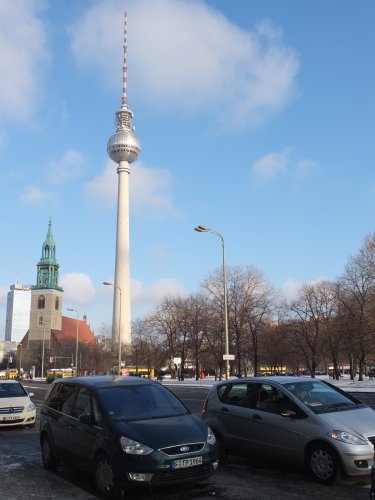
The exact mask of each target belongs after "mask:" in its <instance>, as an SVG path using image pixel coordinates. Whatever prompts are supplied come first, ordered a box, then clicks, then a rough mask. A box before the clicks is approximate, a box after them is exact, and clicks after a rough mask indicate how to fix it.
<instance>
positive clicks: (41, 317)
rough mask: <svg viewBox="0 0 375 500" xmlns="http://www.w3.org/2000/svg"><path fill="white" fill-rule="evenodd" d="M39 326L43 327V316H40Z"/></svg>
mask: <svg viewBox="0 0 375 500" xmlns="http://www.w3.org/2000/svg"><path fill="white" fill-rule="evenodd" d="M39 325H43V316H39Z"/></svg>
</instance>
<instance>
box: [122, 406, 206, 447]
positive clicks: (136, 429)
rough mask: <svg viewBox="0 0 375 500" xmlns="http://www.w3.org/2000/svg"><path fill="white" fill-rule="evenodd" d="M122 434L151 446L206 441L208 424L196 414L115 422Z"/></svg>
mask: <svg viewBox="0 0 375 500" xmlns="http://www.w3.org/2000/svg"><path fill="white" fill-rule="evenodd" d="M115 425H116V429H117V432H118V433H119V434H120V435H123V436H127V437H130V438H131V439H134V440H136V441H139V442H141V443H143V444H146V445H147V446H150V448H154V449H155V448H166V447H168V446H174V445H177V444H185V443H193V442H206V440H207V426H206V424H205V423H203V422H202V421H201V420H200V419H198V417H196V416H195V415H191V414H189V415H181V416H176V417H166V418H153V419H148V420H132V421H127V422H121V421H119V422H115Z"/></svg>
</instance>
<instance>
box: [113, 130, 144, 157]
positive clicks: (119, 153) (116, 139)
mask: <svg viewBox="0 0 375 500" xmlns="http://www.w3.org/2000/svg"><path fill="white" fill-rule="evenodd" d="M140 151H141V145H140V142H139V141H138V139H137V138H136V137H135V136H134V134H133V133H132V132H130V131H129V130H119V131H118V132H116V133H115V134H113V135H112V137H111V138H110V139H109V141H108V144H107V152H108V155H109V156H110V157H111V159H112V160H113V161H114V162H115V163H120V162H122V161H127V162H128V163H132V162H133V161H135V160H136V159H137V158H138V155H139V153H140Z"/></svg>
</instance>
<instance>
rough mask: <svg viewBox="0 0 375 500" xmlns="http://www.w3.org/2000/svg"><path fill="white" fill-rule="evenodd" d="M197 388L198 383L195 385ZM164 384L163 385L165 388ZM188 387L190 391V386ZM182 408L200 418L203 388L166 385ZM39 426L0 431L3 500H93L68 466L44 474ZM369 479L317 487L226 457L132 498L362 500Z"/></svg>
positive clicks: (297, 474)
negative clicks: (177, 483) (208, 470)
mask: <svg viewBox="0 0 375 500" xmlns="http://www.w3.org/2000/svg"><path fill="white" fill-rule="evenodd" d="M198 384H199V382H198ZM168 385H169V384H168ZM190 385H192V386H190ZM25 386H27V389H28V390H29V391H31V392H34V394H35V396H34V397H33V400H34V402H35V404H36V405H37V406H38V408H40V405H41V403H42V400H43V398H44V394H45V392H46V390H47V388H48V384H46V383H45V382H43V383H40V382H33V383H26V382H25ZM170 389H171V390H172V391H173V392H175V393H176V395H178V396H179V397H180V398H181V399H182V400H183V401H184V402H185V404H186V405H187V406H188V407H189V408H190V409H191V411H193V412H194V413H196V414H200V412H201V409H202V405H203V402H204V399H205V397H206V394H207V392H208V387H206V386H203V384H200V385H198V386H196V385H195V384H194V381H193V383H192V384H186V383H181V384H179V385H177V386H176V385H173V386H170ZM356 396H357V397H359V396H360V397H359V399H361V400H363V401H364V402H367V403H368V404H370V405H371V406H372V407H375V392H374V393H361V394H358V393H356ZM38 434H39V426H38V423H37V425H36V427H35V428H34V429H13V430H9V429H8V430H5V429H3V430H0V473H1V478H2V484H1V491H2V492H6V496H2V494H1V493H0V498H1V499H2V498H7V499H9V500H25V498H37V499H38V500H47V499H48V500H67V498H74V499H75V500H89V499H95V498H98V497H97V496H96V494H95V491H94V489H93V486H92V481H91V477H90V476H89V475H87V474H83V473H82V472H80V471H76V470H73V469H71V468H69V467H68V466H64V465H62V466H60V467H59V470H58V472H57V473H56V474H52V473H51V472H48V471H45V470H44V469H43V467H42V464H41V457H40V449H39V442H38ZM368 493H369V479H368V478H365V479H363V480H361V481H358V482H357V481H341V482H340V483H339V484H338V485H336V486H331V487H328V486H321V485H319V484H317V483H315V482H314V481H312V479H310V477H309V476H308V475H307V474H306V473H305V472H304V471H303V470H294V468H292V467H287V466H285V464H269V463H267V464H266V463H261V462H259V461H254V460H250V459H244V458H235V457H231V459H230V460H229V462H228V464H227V465H226V466H223V467H220V468H219V470H218V471H217V472H216V473H215V474H214V475H213V476H212V478H211V479H210V480H209V481H206V482H204V483H201V484H198V485H194V486H192V487H184V488H183V489H182V490H181V487H170V488H166V489H163V490H158V491H153V492H149V491H148V490H146V491H145V490H140V491H138V492H136V493H135V494H134V495H132V498H137V499H140V500H142V499H146V498H147V499H153V500H176V498H178V499H179V500H180V499H181V500H193V499H194V500H203V499H212V498H213V497H215V498H220V499H221V500H262V499H264V500H266V499H270V498H272V499H279V498H280V499H281V498H282V499H288V500H289V499H301V500H302V499H303V500H306V499H317V500H318V499H319V500H321V499H322V498H323V499H324V500H330V499H332V500H336V499H337V500H339V499H347V500H357V499H358V500H363V499H366V498H368Z"/></svg>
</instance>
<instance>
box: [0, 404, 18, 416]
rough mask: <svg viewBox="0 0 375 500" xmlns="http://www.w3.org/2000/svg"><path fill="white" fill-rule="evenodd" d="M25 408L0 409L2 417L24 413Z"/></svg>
mask: <svg viewBox="0 0 375 500" xmlns="http://www.w3.org/2000/svg"><path fill="white" fill-rule="evenodd" d="M22 412H23V406H5V407H4V408H0V415H12V414H13V413H22Z"/></svg>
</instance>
